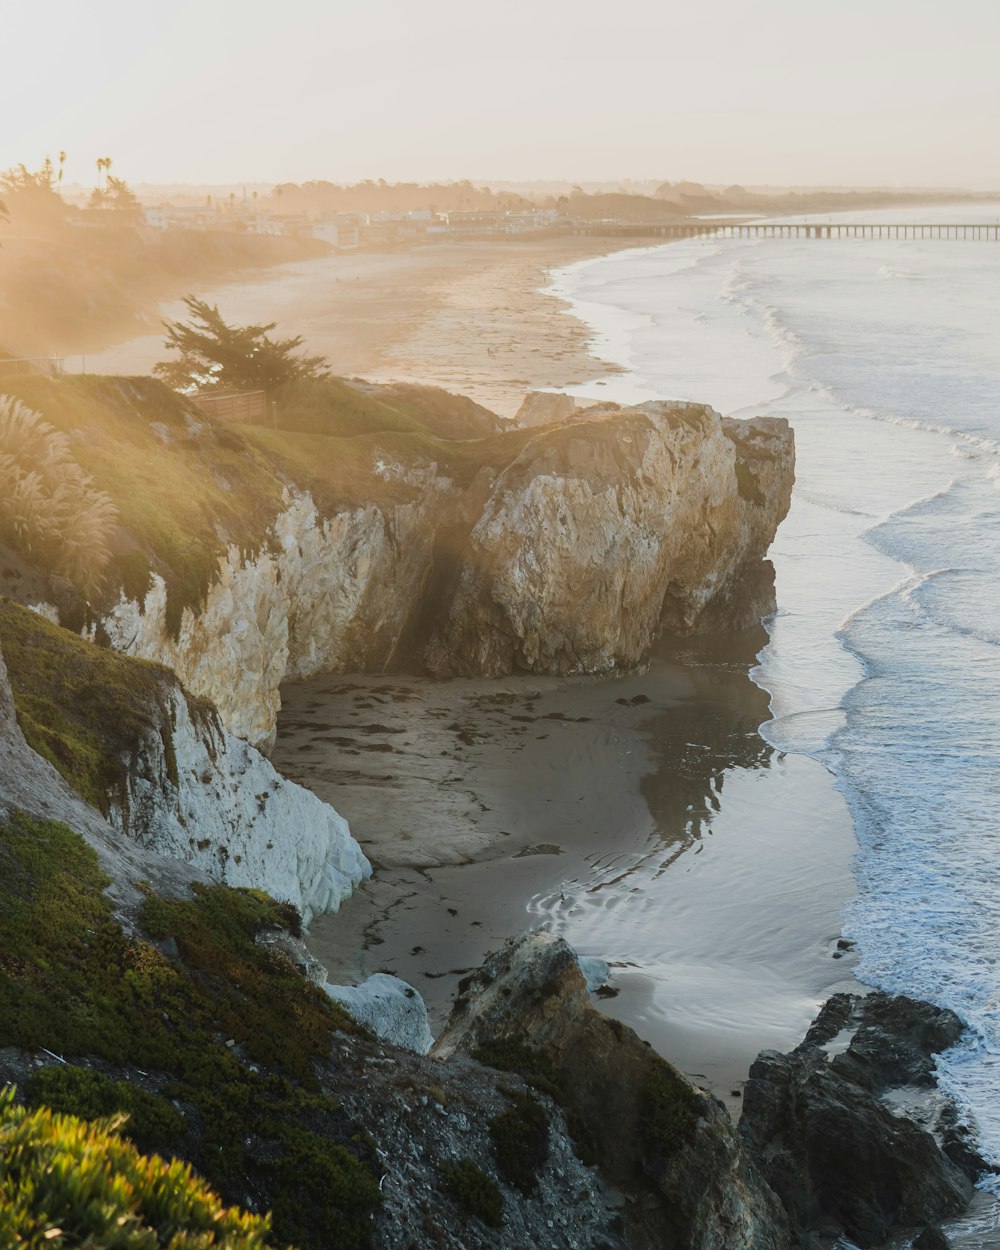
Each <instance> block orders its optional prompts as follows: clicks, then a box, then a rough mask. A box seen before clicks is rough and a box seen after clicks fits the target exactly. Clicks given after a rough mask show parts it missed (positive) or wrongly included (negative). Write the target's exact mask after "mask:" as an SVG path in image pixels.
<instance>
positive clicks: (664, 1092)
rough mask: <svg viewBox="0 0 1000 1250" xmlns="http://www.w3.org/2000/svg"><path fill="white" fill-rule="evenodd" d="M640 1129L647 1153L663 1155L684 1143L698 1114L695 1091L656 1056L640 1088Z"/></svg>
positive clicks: (660, 1156) (659, 1156) (655, 1156)
mask: <svg viewBox="0 0 1000 1250" xmlns="http://www.w3.org/2000/svg"><path fill="white" fill-rule="evenodd" d="M640 1105H641V1106H642V1108H643V1114H642V1120H641V1123H640V1126H639V1128H640V1133H641V1136H642V1144H643V1147H644V1148H645V1151H646V1153H647V1155H650V1156H652V1157H654V1158H663V1157H665V1156H669V1155H671V1154H672V1153H673V1152H674V1151H675V1150H676V1149H677V1147H678V1146H680V1145H681V1144H683V1142H685V1141H686V1140H687V1139H688V1137H690V1135H691V1132H692V1130H693V1128H694V1125H695V1121H696V1120H697V1118H698V1111H699V1100H698V1094H697V1093H696V1092H695V1091H694V1090H693V1089H692V1088H691V1086H690V1085H689V1084H688V1083H687V1082H686V1081H685V1080H684V1079H683V1077H681V1076H679V1075H677V1074H676V1073H674V1072H673V1071H672V1070H671V1068H670V1067H669V1066H668V1065H667V1064H666V1063H665V1062H664V1061H663V1060H662V1059H660V1058H659V1056H657V1057H656V1059H655V1062H654V1066H653V1070H652V1072H651V1073H650V1075H649V1076H648V1077H647V1078H646V1080H645V1082H644V1083H643V1088H642V1098H641V1100H640Z"/></svg>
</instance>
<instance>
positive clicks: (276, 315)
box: [66, 236, 634, 416]
mask: <svg viewBox="0 0 1000 1250" xmlns="http://www.w3.org/2000/svg"><path fill="white" fill-rule="evenodd" d="M625 246H634V243H627V242H625V241H622V240H615V239H595V238H585V237H582V236H581V237H577V236H557V237H552V238H548V237H546V238H536V239H526V240H495V241H477V240H466V241H458V240H451V241H447V242H440V243H428V244H422V245H416V246H413V247H408V248H398V249H395V250H392V251H384V252H376V251H363V252H343V253H338V254H332V255H330V256H325V257H322V258H320V259H317V260H311V261H305V262H300V263H295V264H291V265H280V266H275V267H274V268H271V269H266V270H261V271H260V272H259V274H257V275H255V276H253V277H246V278H243V279H241V280H239V281H237V282H229V283H226V284H224V285H220V286H217V287H213V288H211V289H209V290H205V291H199V292H198V295H199V296H200V297H201V298H203V299H207V300H208V301H209V302H210V303H212V304H217V305H218V306H219V308H220V309H221V311H222V314H223V316H224V317H225V318H226V320H227V321H230V322H233V323H236V324H240V325H242V324H247V323H251V322H253V323H259V322H269V321H275V322H277V327H278V328H277V333H279V334H281V335H295V334H301V335H302V337H303V339H304V346H305V348H306V349H307V350H308V351H310V352H318V353H320V354H322V355H323V356H325V357H326V358H327V359H328V360H329V361H330V364H331V367H332V369H333V371H334V372H335V373H337V374H341V375H343V376H347V377H366V378H373V379H376V380H382V381H388V380H406V381H420V382H428V383H433V384H435V385H438V386H443V387H446V388H447V389H448V390H452V391H457V392H460V393H462V394H466V395H471V396H472V397H473V398H474V399H476V400H478V401H479V402H480V403H482V404H485V405H486V406H487V407H489V408H492V409H493V410H494V411H496V412H499V413H501V414H502V415H504V416H512V415H513V414H514V412H516V411H517V408H518V406H519V404H520V402H521V399H522V398H523V396H524V392H525V391H526V390H529V389H544V388H546V387H563V386H571V385H573V384H574V383H577V382H581V381H584V380H585V379H587V378H590V377H593V376H594V375H595V373H607V372H611V371H613V366H610V365H605V364H603V363H599V362H597V361H596V360H595V359H594V358H593V357H592V356H591V355H590V353H589V350H588V344H589V342H590V337H591V336H590V333H589V331H588V330H587V329H586V327H585V326H583V325H582V324H581V323H580V322H579V321H578V320H577V319H576V318H575V317H572V316H570V315H568V314H567V313H566V305H565V304H564V303H563V302H562V301H561V300H558V299H556V298H555V297H554V296H550V295H544V294H542V293H541V291H540V289H539V288H542V287H544V286H545V285H546V282H547V274H548V272H549V271H550V270H551V269H554V268H558V267H559V266H560V265H566V264H570V263H571V262H572V261H575V260H582V259H585V258H587V257H590V256H601V255H605V254H607V253H610V252H613V251H617V250H620V249H621V248H623V247H625ZM160 312H161V315H162V316H163V317H164V318H165V319H177V318H183V317H184V316H185V314H186V310H185V308H184V305H183V303H182V302H181V301H180V300H176V301H170V302H168V303H165V304H163V305H162V306H161V309H160ZM164 355H165V353H164V349H163V336H162V335H161V334H153V335H146V336H144V337H141V338H135V339H131V340H129V341H128V342H125V343H121V344H119V345H118V346H116V347H112V348H109V349H108V350H107V351H104V352H101V353H98V354H96V355H90V356H87V357H86V358H81V357H71V358H69V359H68V360H67V362H66V365H67V368H68V369H71V370H74V371H75V370H79V369H86V371H88V372H91V373H122V374H134V373H148V372H149V371H150V370H151V369H152V367H153V365H154V364H156V362H157V361H159V360H162V359H163V358H164Z"/></svg>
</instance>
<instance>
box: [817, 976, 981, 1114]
mask: <svg viewBox="0 0 1000 1250" xmlns="http://www.w3.org/2000/svg"><path fill="white" fill-rule="evenodd" d="M852 1022H856V1023H857V1030H856V1032H855V1034H854V1037H853V1039H852V1041H851V1044H850V1047H849V1048H848V1050H847V1051H846V1052H845V1053H844V1054H842V1055H838V1056H837V1057H836V1058H835V1059H834V1061H833V1063H834V1066H835V1067H836V1068H837V1069H838V1070H839V1071H840V1072H841V1073H842V1075H844V1076H846V1077H848V1078H849V1079H851V1080H854V1081H857V1082H858V1083H859V1084H862V1085H864V1086H865V1087H866V1088H867V1089H871V1090H883V1089H889V1088H892V1087H893V1086H899V1085H916V1086H922V1087H924V1088H930V1087H932V1086H933V1085H934V1056H935V1055H937V1054H940V1053H941V1051H943V1050H947V1049H948V1048H949V1047H950V1046H954V1045H955V1043H956V1042H957V1041H958V1039H959V1038H960V1037H961V1036H962V1022H961V1021H960V1020H959V1018H958V1016H956V1015H955V1013H954V1012H953V1011H947V1010H945V1009H944V1008H941V1007H934V1006H932V1005H931V1004H930V1003H922V1002H918V1001H917V1000H916V999H913V998H907V997H905V996H904V995H897V996H895V997H894V996H892V995H889V994H869V995H868V996H867V997H865V998H861V999H857V1000H855V1005H854V1011H853V1013H852Z"/></svg>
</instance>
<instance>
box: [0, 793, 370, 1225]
mask: <svg viewBox="0 0 1000 1250" xmlns="http://www.w3.org/2000/svg"><path fill="white" fill-rule="evenodd" d="M107 884H108V882H107V878H106V877H105V876H104V874H103V873H102V872H101V871H100V868H99V866H98V863H97V857H96V855H95V854H94V852H93V851H92V850H91V849H90V847H88V846H87V845H86V844H85V843H84V841H83V839H82V838H80V837H79V836H78V835H77V834H75V833H73V832H72V831H71V830H70V829H68V828H67V827H66V826H65V825H62V824H59V823H57V822H54V821H36V820H32V819H30V818H29V817H27V816H25V815H24V814H22V813H15V814H14V815H12V816H11V817H10V818H8V820H7V821H6V822H4V821H3V820H0V1046H5V1045H14V1046H20V1047H27V1048H35V1047H38V1046H45V1047H46V1048H47V1049H49V1050H52V1051H55V1052H56V1053H60V1054H62V1055H64V1056H67V1057H73V1056H84V1055H87V1056H92V1057H94V1058H98V1059H103V1060H104V1061H105V1062H107V1063H108V1064H114V1065H125V1064H128V1065H130V1066H136V1067H139V1068H141V1069H143V1070H144V1071H146V1072H149V1073H153V1074H155V1075H156V1076H157V1077H158V1078H159V1079H161V1080H163V1081H164V1084H163V1085H162V1087H161V1092H162V1094H163V1097H164V1098H166V1099H170V1100H176V1101H177V1102H178V1103H179V1104H180V1105H181V1106H182V1107H183V1108H184V1117H185V1129H184V1136H183V1139H182V1141H181V1142H180V1143H179V1144H178V1147H177V1153H178V1154H180V1155H182V1156H183V1157H185V1158H186V1159H188V1160H189V1161H190V1162H191V1163H192V1164H193V1165H194V1166H195V1167H197V1168H198V1170H199V1171H200V1173H201V1174H202V1175H203V1176H204V1178H205V1180H206V1181H207V1182H208V1183H209V1184H211V1185H212V1186H213V1187H214V1188H215V1189H216V1190H217V1191H219V1192H220V1193H221V1194H222V1196H223V1197H224V1198H225V1199H227V1200H228V1201H241V1202H242V1201H244V1200H245V1197H246V1195H247V1194H252V1195H253V1196H254V1199H255V1201H256V1203H257V1204H258V1206H259V1207H260V1208H261V1209H265V1208H268V1207H270V1208H272V1210H273V1216H274V1227H275V1230H276V1236H278V1237H279V1238H280V1239H281V1240H283V1241H293V1240H294V1241H297V1242H299V1243H300V1244H301V1245H302V1247H303V1250H326V1247H329V1246H331V1245H336V1246H337V1250H364V1248H366V1247H368V1246H370V1244H371V1229H370V1219H369V1213H370V1212H371V1211H372V1210H373V1209H374V1208H375V1206H376V1205H377V1204H378V1202H379V1199H380V1195H379V1190H378V1185H377V1184H376V1180H375V1177H374V1175H373V1173H372V1170H371V1168H370V1160H371V1158H373V1155H372V1152H371V1150H370V1148H369V1147H368V1146H366V1145H365V1144H363V1143H362V1144H358V1142H356V1141H355V1140H353V1139H354V1138H355V1137H356V1126H355V1125H354V1124H353V1123H352V1122H351V1121H350V1120H349V1119H348V1118H347V1117H346V1115H345V1114H344V1113H343V1111H342V1110H341V1109H340V1107H339V1106H338V1105H337V1103H336V1102H334V1101H333V1100H332V1099H330V1098H328V1097H326V1096H325V1095H323V1094H321V1093H319V1092H315V1090H316V1084H317V1082H316V1077H315V1071H314V1066H313V1064H314V1060H316V1059H320V1058H325V1057H326V1056H327V1054H328V1053H329V1050H330V1045H331V1034H332V1031H333V1029H334V1028H336V1027H338V1026H339V1025H341V1024H344V1026H345V1027H350V1025H349V1024H348V1023H347V1017H346V1016H345V1015H344V1013H343V1012H341V1011H338V1010H337V1008H336V1007H335V1005H334V1004H333V1003H332V1002H331V1001H330V1000H329V999H328V998H327V996H326V995H325V994H323V993H322V992H321V991H320V990H318V989H317V988H316V987H315V986H313V985H310V984H309V983H308V982H307V981H306V980H305V979H304V978H303V977H301V976H300V975H298V973H296V972H295V971H294V970H292V969H291V968H290V967H289V966H287V964H286V965H281V964H278V963H276V962H273V961H272V960H271V958H270V956H269V955H268V953H267V952H266V951H265V950H262V949H260V948H259V947H257V946H256V945H255V943H254V940H253V939H254V936H255V934H256V933H257V932H258V930H259V929H261V928H263V927H271V926H274V925H280V924H281V923H282V919H283V917H286V916H287V909H285V908H283V907H281V906H280V905H278V904H276V903H274V902H273V900H271V899H270V898H268V897H267V895H265V894H262V893H259V892H257V891H242V890H228V889H226V888H225V887H224V886H216V887H210V888H206V889H202V890H201V891H200V892H199V893H198V894H197V896H196V897H195V898H193V899H192V900H190V901H189V902H167V901H165V900H162V899H159V898H157V897H156V896H151V897H149V898H148V900H147V902H146V905H145V909H144V913H145V914H144V920H145V923H146V925H147V930H148V931H151V932H152V933H153V934H154V935H155V936H161V937H165V936H172V937H174V938H175V939H176V942H177V946H178V949H179V951H180V956H181V958H180V960H179V961H175V960H171V959H168V958H167V957H166V956H165V955H163V954H162V953H161V952H160V951H159V950H157V949H156V947H154V946H153V945H151V944H150V943H149V942H146V941H141V940H139V939H136V938H134V937H131V936H129V935H128V934H126V933H125V932H124V931H123V930H122V928H121V926H120V925H119V924H118V922H117V921H116V920H115V918H114V916H113V914H112V912H111V905H110V903H109V901H108V899H107V898H106V897H105V896H104V894H103V890H104V887H105V886H106V885H107ZM230 1039H235V1040H236V1041H237V1042H238V1043H239V1046H238V1047H229V1046H227V1045H226V1042H227V1041H228V1040H230ZM241 1051H242V1052H243V1053H245V1054H246V1055H247V1056H248V1057H250V1058H251V1059H256V1060H257V1061H258V1062H259V1063H260V1064H261V1065H264V1064H266V1065H267V1068H266V1069H265V1068H264V1067H263V1066H262V1067H261V1069H260V1070H259V1071H258V1070H255V1068H254V1067H251V1066H249V1065H248V1064H247V1063H245V1062H244V1061H243V1060H242V1059H241V1057H240V1052H241ZM44 1079H45V1080H48V1081H51V1082H53V1083H54V1085H55V1086H57V1087H58V1088H57V1091H56V1092H57V1095H58V1097H59V1100H60V1104H61V1105H62V1106H63V1107H64V1108H65V1109H66V1110H67V1111H70V1110H71V1111H73V1112H74V1113H75V1112H77V1111H81V1110H82V1111H83V1112H84V1113H85V1114H90V1113H92V1111H93V1109H94V1103H95V1099H105V1098H108V1097H109V1096H110V1095H111V1094H113V1093H115V1092H116V1091H115V1090H111V1091H109V1090H108V1089H106V1088H104V1089H99V1088H97V1086H98V1085H99V1084H100V1082H96V1083H95V1082H93V1081H90V1080H88V1078H86V1077H84V1078H83V1079H82V1080H80V1079H79V1078H77V1079H76V1080H75V1081H74V1078H72V1077H56V1076H50V1077H47V1078H44ZM111 1084H112V1085H113V1086H114V1085H117V1082H111ZM140 1103H141V1107H142V1112H143V1114H145V1113H146V1112H151V1111H152V1108H151V1107H150V1105H149V1104H147V1103H143V1102H141V1100H137V1104H140ZM160 1127H162V1125H161V1126H160ZM5 1244H6V1243H4V1241H3V1240H2V1238H0V1246H3V1245H5ZM123 1244H124V1243H123ZM151 1244H152V1243H151ZM178 1244H180V1243H178ZM192 1244H195V1243H192ZM206 1244H210V1243H206Z"/></svg>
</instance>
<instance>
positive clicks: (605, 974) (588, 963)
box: [576, 955, 611, 993]
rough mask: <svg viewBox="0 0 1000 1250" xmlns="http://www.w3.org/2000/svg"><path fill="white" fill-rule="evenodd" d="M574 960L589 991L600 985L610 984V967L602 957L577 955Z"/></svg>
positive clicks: (598, 987)
mask: <svg viewBox="0 0 1000 1250" xmlns="http://www.w3.org/2000/svg"><path fill="white" fill-rule="evenodd" d="M576 962H577V964H578V965H579V967H580V971H581V972H582V973H583V979H584V980H585V981H586V982H587V989H588V990H590V991H591V993H593V991H594V990H599V989H600V988H601V986H602V985H608V984H610V982H611V969H610V968H609V967H608V965H607V964H606V963H605V962H604V960H603V959H598V958H597V956H596V955H577V957H576Z"/></svg>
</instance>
